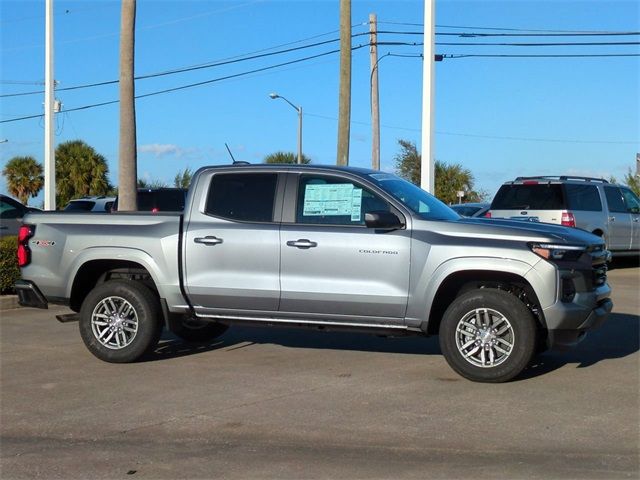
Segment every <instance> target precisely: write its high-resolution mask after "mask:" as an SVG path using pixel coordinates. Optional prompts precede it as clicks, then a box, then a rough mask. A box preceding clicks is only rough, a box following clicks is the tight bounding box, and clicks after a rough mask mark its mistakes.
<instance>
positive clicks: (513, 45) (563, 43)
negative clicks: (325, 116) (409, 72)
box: [436, 42, 640, 47]
mask: <svg viewBox="0 0 640 480" xmlns="http://www.w3.org/2000/svg"><path fill="white" fill-rule="evenodd" d="M436 45H447V46H450V45H458V46H461V45H464V46H488V45H490V46H496V47H497V46H499V47H566V46H603V45H604V46H608V45H640V42H553V43H532V42H527V43H515V42H509V43H506V42H504V43H495V42H436Z"/></svg>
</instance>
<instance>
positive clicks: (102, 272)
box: [69, 259, 159, 312]
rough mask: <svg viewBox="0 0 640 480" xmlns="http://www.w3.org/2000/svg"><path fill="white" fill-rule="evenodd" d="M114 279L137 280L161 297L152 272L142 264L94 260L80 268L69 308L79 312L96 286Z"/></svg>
mask: <svg viewBox="0 0 640 480" xmlns="http://www.w3.org/2000/svg"><path fill="white" fill-rule="evenodd" d="M112 278H126V279H129V280H136V281H139V282H141V283H143V284H144V285H146V286H147V287H148V288H149V289H150V290H151V291H152V292H154V293H155V294H156V295H159V292H158V287H157V284H156V282H155V280H154V278H153V276H152V274H151V272H150V271H149V270H148V269H147V268H146V267H145V266H144V265H143V264H141V263H139V262H135V261H131V260H113V259H93V260H88V261H86V262H85V263H83V264H82V265H80V266H79V268H78V269H77V271H76V273H75V275H74V276H73V282H72V284H71V289H70V292H69V306H70V308H71V309H72V310H74V311H76V312H78V311H80V307H81V306H82V302H83V301H84V299H85V298H86V296H87V295H88V294H89V292H90V291H91V290H93V288H95V286H96V285H98V284H100V283H103V282H105V281H107V280H110V279H112Z"/></svg>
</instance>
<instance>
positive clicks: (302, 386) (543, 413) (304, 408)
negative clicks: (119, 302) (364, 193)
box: [0, 262, 640, 479]
mask: <svg viewBox="0 0 640 480" xmlns="http://www.w3.org/2000/svg"><path fill="white" fill-rule="evenodd" d="M616 267H617V268H615V269H613V270H612V271H611V272H610V275H609V278H610V283H611V284H612V286H613V288H614V294H613V298H614V302H615V308H614V313H613V314H612V316H611V317H610V319H609V321H608V323H606V324H605V325H604V326H603V327H602V328H601V329H599V330H597V331H595V332H592V333H591V334H590V335H589V336H588V337H587V339H586V340H585V341H584V342H582V343H581V344H580V345H579V346H578V348H576V349H575V350H572V351H569V352H552V353H545V354H543V355H541V356H540V357H539V358H538V359H537V360H536V362H535V363H534V364H533V365H532V366H531V367H530V368H529V369H528V370H527V371H526V372H525V374H524V375H523V376H522V377H520V378H519V379H517V380H516V381H513V382H511V383H508V384H502V385H485V384H476V383H472V382H469V381H466V380H464V379H462V378H460V377H458V376H457V375H456V374H455V373H454V372H453V371H452V370H450V369H449V367H448V366H447V364H446V362H445V360H444V359H443V357H442V356H441V355H440V351H439V347H438V342H437V338H428V339H424V338H417V337H416V338H392V339H385V338H379V337H375V336H369V335H363V334H348V333H315V332H310V331H299V330H284V329H282V330H281V329H277V330H276V329H274V330H268V329H249V328H233V329H230V330H229V332H228V333H227V334H225V335H224V336H223V337H222V338H221V339H220V340H219V341H217V342H216V343H214V344H211V345H206V346H200V347H190V346H188V345H185V344H182V343H180V342H178V341H177V340H176V339H175V338H173V337H171V336H166V337H163V340H162V342H161V345H160V346H159V348H158V350H157V352H156V353H155V354H154V355H153V356H152V357H151V358H150V359H149V360H148V361H145V362H141V363H136V364H129V365H113V364H107V363H104V362H101V361H99V360H97V359H96V358H94V357H93V356H92V355H91V354H90V353H89V352H88V351H87V350H86V349H85V347H84V345H83V344H82V341H81V340H80V335H79V333H78V328H77V324H73V323H67V324H61V323H58V322H57V321H56V320H55V319H54V314H56V313H64V312H65V309H62V308H52V309H50V310H48V311H41V310H34V309H16V310H8V311H4V312H0V315H1V320H0V339H1V340H0V362H1V363H0V374H1V378H0V380H1V394H0V402H1V403H0V420H1V438H0V440H1V443H0V458H1V471H0V476H1V477H2V478H3V479H10V478H243V479H244V478H581V479H582V478H598V479H599V478H638V476H639V475H640V468H639V462H640V457H639V453H640V445H639V444H640V394H639V391H640V388H639V387H640V354H639V353H638V350H639V344H640V340H639V339H640V332H639V323H640V317H639V313H640V300H639V298H638V292H639V285H640V268H639V267H638V266H637V262H624V263H623V262H619V263H618V264H617V265H616Z"/></svg>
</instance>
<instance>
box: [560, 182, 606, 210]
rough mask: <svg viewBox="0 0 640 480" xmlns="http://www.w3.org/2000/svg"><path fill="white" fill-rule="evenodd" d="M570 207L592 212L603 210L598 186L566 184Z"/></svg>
mask: <svg viewBox="0 0 640 480" xmlns="http://www.w3.org/2000/svg"><path fill="white" fill-rule="evenodd" d="M565 188H566V191H567V198H568V199H569V208H570V209H572V210H586V211H590V212H601V211H602V203H601V202H600V194H599V193H598V187H597V186H595V185H571V184H567V185H565Z"/></svg>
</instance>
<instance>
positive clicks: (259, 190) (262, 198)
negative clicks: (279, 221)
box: [205, 173, 278, 222]
mask: <svg viewBox="0 0 640 480" xmlns="http://www.w3.org/2000/svg"><path fill="white" fill-rule="evenodd" d="M277 181H278V175H277V174H275V173H220V174H217V175H214V176H213V179H212V180H211V186H210V187H209V196H208V197H207V206H206V210H205V213H207V214H208V215H214V216H216V217H223V218H229V219H232V220H240V221H244V222H271V221H273V206H274V202H275V196H276V184H277Z"/></svg>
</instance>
